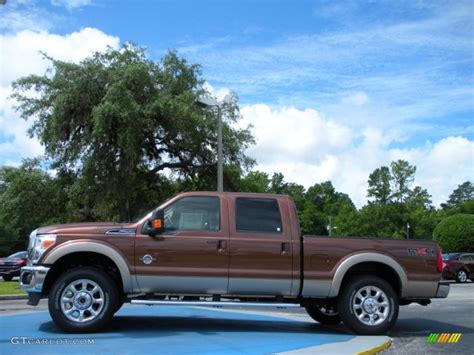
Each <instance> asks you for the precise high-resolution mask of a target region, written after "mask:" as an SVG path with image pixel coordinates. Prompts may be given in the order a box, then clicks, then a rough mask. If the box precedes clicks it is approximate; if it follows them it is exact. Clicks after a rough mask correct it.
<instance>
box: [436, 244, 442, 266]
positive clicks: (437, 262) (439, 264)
mask: <svg viewBox="0 0 474 355" xmlns="http://www.w3.org/2000/svg"><path fill="white" fill-rule="evenodd" d="M436 264H437V266H438V272H443V256H442V255H441V250H439V249H438V257H437V259H436Z"/></svg>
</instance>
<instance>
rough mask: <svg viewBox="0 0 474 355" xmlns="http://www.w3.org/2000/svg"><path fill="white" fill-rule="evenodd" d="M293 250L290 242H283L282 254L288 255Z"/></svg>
mask: <svg viewBox="0 0 474 355" xmlns="http://www.w3.org/2000/svg"><path fill="white" fill-rule="evenodd" d="M290 251H291V246H290V243H281V255H288V254H289V253H290Z"/></svg>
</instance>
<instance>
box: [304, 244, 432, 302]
mask: <svg viewBox="0 0 474 355" xmlns="http://www.w3.org/2000/svg"><path fill="white" fill-rule="evenodd" d="M302 240H303V242H302V255H304V257H303V260H302V263H303V267H302V270H303V273H302V274H303V275H302V278H303V289H302V295H303V296H306V297H308V296H314V297H331V296H334V295H335V294H336V293H335V291H336V290H335V287H336V286H337V283H338V280H337V273H338V272H340V270H346V271H347V268H346V269H344V268H341V266H345V265H343V263H345V264H351V260H353V259H355V258H359V255H361V256H364V255H365V256H366V260H363V259H360V258H359V260H358V262H359V263H360V262H361V261H362V262H364V263H365V266H367V267H369V266H370V267H372V268H373V267H375V268H377V267H378V265H377V263H378V262H381V261H382V259H383V260H385V261H388V262H390V261H391V260H392V261H393V262H395V263H394V266H393V268H394V269H396V267H398V268H401V270H395V271H398V274H399V275H398V279H399V282H400V293H401V295H402V296H404V297H410V295H411V294H415V293H416V294H417V296H423V297H433V296H434V295H435V294H436V285H437V282H438V281H439V279H440V273H439V272H438V271H437V253H438V246H437V244H436V243H435V242H433V241H429V240H418V239H413V240H397V239H380V238H376V239H375V238H357V237H349V238H346V237H344V238H342V237H341V238H339V237H324V236H316V235H304V236H303V237H302ZM395 264H398V266H396V265H395ZM380 266H382V265H380ZM349 267H350V265H349ZM357 272H360V273H362V272H364V270H363V268H362V269H361V267H360V266H359V269H358V270H357ZM379 272H382V273H383V272H389V271H388V270H387V269H384V268H383V267H381V268H379ZM333 281H335V283H336V286H335V285H334V282H333ZM340 281H342V280H340ZM415 291H416V292H415Z"/></svg>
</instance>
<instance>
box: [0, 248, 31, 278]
mask: <svg viewBox="0 0 474 355" xmlns="http://www.w3.org/2000/svg"><path fill="white" fill-rule="evenodd" d="M27 261H28V253H27V252H26V251H19V252H18V253H15V254H12V255H10V256H7V257H6V258H1V259H0V276H1V277H2V278H3V279H4V280H5V281H11V280H12V279H13V278H14V277H15V276H20V272H21V268H22V267H23V266H26V264H27Z"/></svg>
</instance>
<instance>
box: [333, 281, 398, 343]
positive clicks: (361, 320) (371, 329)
mask: <svg viewBox="0 0 474 355" xmlns="http://www.w3.org/2000/svg"><path fill="white" fill-rule="evenodd" d="M338 310H339V313H340V315H341V317H342V321H343V322H344V325H345V326H346V327H348V328H349V329H350V330H352V331H353V332H355V333H357V334H361V335H378V334H384V333H385V332H386V331H388V330H389V329H390V328H392V327H393V325H394V324H395V322H396V321H397V317H398V297H397V295H396V293H395V291H394V290H393V288H392V286H390V284H389V283H387V282H386V281H385V280H383V279H381V278H379V277H376V276H357V277H354V278H352V279H350V280H349V281H348V282H347V283H346V284H345V285H344V287H343V291H342V292H341V294H340V296H339V299H338Z"/></svg>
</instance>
